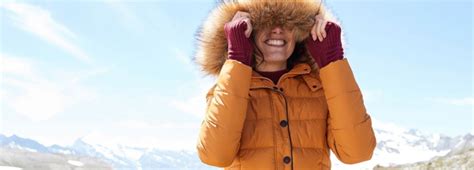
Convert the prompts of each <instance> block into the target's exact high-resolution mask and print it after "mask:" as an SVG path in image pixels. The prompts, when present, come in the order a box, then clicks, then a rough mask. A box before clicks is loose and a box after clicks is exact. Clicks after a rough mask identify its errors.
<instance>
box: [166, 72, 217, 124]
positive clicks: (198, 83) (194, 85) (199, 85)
mask: <svg viewBox="0 0 474 170" xmlns="http://www.w3.org/2000/svg"><path fill="white" fill-rule="evenodd" d="M213 83H214V80H213V79H212V78H210V77H206V78H200V79H196V80H195V81H190V83H184V85H183V86H181V87H178V88H177V91H191V92H192V93H189V94H188V95H186V96H185V97H184V98H174V99H172V100H170V102H169V105H170V106H172V107H174V108H176V109H178V110H180V111H182V112H184V113H188V114H191V115H194V116H196V117H198V118H204V115H205V109H206V95H207V92H208V90H209V89H210V88H211V87H212V85H213Z"/></svg>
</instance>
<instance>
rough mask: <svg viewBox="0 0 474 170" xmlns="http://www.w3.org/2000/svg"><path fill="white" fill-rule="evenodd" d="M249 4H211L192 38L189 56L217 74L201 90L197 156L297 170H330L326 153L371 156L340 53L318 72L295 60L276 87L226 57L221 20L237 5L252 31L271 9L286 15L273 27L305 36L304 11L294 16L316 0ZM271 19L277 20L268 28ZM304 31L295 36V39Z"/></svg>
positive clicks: (348, 158)
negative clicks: (193, 52)
mask: <svg viewBox="0 0 474 170" xmlns="http://www.w3.org/2000/svg"><path fill="white" fill-rule="evenodd" d="M294 1H295V2H296V1H298V0H294ZM246 2H247V1H246ZM248 2H251V3H250V5H249V4H245V5H241V4H235V3H229V4H222V5H220V6H218V7H217V8H216V10H214V11H213V13H211V15H210V17H209V18H208V20H207V21H206V22H205V24H204V26H203V27H202V29H201V32H200V34H199V35H198V36H199V38H200V40H201V44H199V49H198V50H197V57H196V61H197V62H198V63H199V64H201V66H202V68H203V70H204V71H205V72H207V73H209V74H211V75H216V76H217V83H216V84H215V85H214V86H213V87H212V88H211V89H210V90H209V93H208V94H207V109H206V115H205V117H204V120H203V122H202V125H201V129H200V132H199V139H198V143H197V150H198V154H199V157H200V159H201V161H202V162H204V163H206V164H209V165H212V166H218V167H225V169H250V170H258V169H264V170H267V169H268V170H270V169H279V170H280V169H281V170H283V169H294V170H301V169H330V168H331V161H330V156H329V155H330V152H329V150H332V152H333V153H334V154H335V155H336V156H337V158H338V159H339V160H341V161H342V162H344V163H349V164H351V163H358V162H361V161H365V160H369V159H371V157H372V154H373V150H374V148H375V146H376V139H375V136H374V132H373V129H372V125H371V118H370V116H369V115H368V114H367V112H366V109H365V106H364V102H363V97H362V94H361V91H360V89H359V87H358V85H357V82H356V80H355V78H354V75H353V73H352V70H351V68H350V65H349V63H348V60H347V59H346V58H344V59H343V60H338V61H335V62H332V63H330V64H329V65H327V66H326V67H324V68H322V69H315V68H314V63H313V64H311V63H305V62H302V63H299V64H297V65H295V66H293V67H291V68H290V69H291V70H290V71H289V72H288V73H286V74H284V75H283V76H282V77H281V78H280V80H279V81H278V83H277V84H276V85H275V84H274V83H273V82H272V81H271V80H270V79H268V78H265V77H263V76H261V75H259V74H258V73H257V72H255V71H253V70H252V68H251V67H249V66H247V65H245V64H242V63H240V62H238V61H234V60H228V59H227V56H226V54H227V51H226V40H225V36H224V33H223V25H224V24H225V22H228V21H230V20H231V19H232V16H233V14H235V12H236V11H237V10H245V11H249V12H250V14H251V20H252V22H253V23H252V24H254V28H259V27H260V28H261V27H265V23H268V22H273V21H276V20H273V19H271V18H265V16H267V15H266V14H268V12H265V10H268V9H271V10H274V11H273V12H275V11H276V12H277V13H275V17H280V16H288V17H286V18H287V19H288V18H289V20H288V21H285V20H283V21H281V23H280V24H282V23H283V24H284V23H293V24H295V23H305V24H307V26H309V27H307V26H305V25H304V24H303V25H301V24H300V25H293V26H295V29H297V32H298V30H299V32H301V33H303V32H306V33H308V32H309V30H308V29H310V26H311V25H312V24H313V23H310V22H309V23H308V21H304V20H305V19H307V16H304V17H299V18H298V16H301V15H306V14H308V16H314V15H315V14H317V12H316V11H317V8H318V7H319V4H317V3H315V1H312V0H299V1H298V3H293V4H291V3H286V2H293V1H291V0H287V1H277V0H275V1H273V0H267V1H265V0H261V1H248ZM256 2H269V3H266V4H263V5H262V4H260V3H256ZM300 2H301V3H300ZM302 3H303V4H302ZM322 11H324V9H322ZM278 12H280V13H278ZM311 12H312V13H311ZM291 15H296V16H291ZM270 20H271V21H270ZM274 24H278V23H271V24H270V25H274ZM307 36H308V35H307V34H297V40H298V41H302V40H303V39H305V38H306V37H307Z"/></svg>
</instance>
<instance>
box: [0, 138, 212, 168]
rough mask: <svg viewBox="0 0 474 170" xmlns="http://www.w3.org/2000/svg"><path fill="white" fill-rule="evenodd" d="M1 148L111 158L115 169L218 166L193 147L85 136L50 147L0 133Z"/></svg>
mask: <svg viewBox="0 0 474 170" xmlns="http://www.w3.org/2000/svg"><path fill="white" fill-rule="evenodd" d="M0 149H4V151H5V150H7V149H10V150H8V152H15V153H17V152H19V151H28V152H33V153H46V154H60V155H63V156H67V155H74V156H82V157H90V158H96V159H99V160H103V161H104V162H107V163H108V164H109V165H110V166H111V167H114V168H115V169H214V168H212V167H209V166H206V165H204V164H202V163H201V162H200V161H199V158H198V157H197V155H196V153H194V152H192V151H167V150H160V149H153V148H139V147H130V146H122V145H114V146H103V145H100V144H91V143H87V142H85V141H84V140H83V139H82V138H79V139H77V140H76V141H75V142H74V143H73V144H72V145H71V146H68V147H62V146H58V145H52V146H49V147H47V146H44V145H42V144H40V143H38V142H36V141H34V140H31V139H27V138H21V137H18V136H16V135H12V136H10V137H6V136H4V135H1V134H0ZM11 149H14V150H11ZM22 154H23V153H22ZM40 156H44V155H40ZM11 157H12V156H9V157H8V159H11ZM4 159H5V155H4V154H0V166H2V165H8V166H16V167H19V166H18V165H12V164H6V163H5V162H8V161H4ZM39 159H44V158H39ZM65 160H66V159H65ZM64 164H68V162H67V161H64Z"/></svg>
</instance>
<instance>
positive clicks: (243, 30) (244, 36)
mask: <svg viewBox="0 0 474 170" xmlns="http://www.w3.org/2000/svg"><path fill="white" fill-rule="evenodd" d="M252 29H253V28H252V23H251V21H250V14H249V13H247V12H242V11H237V13H235V15H234V18H232V20H231V21H230V22H228V23H226V24H225V25H224V31H225V35H226V37H227V45H228V54H229V59H233V60H237V61H240V62H241V63H244V64H246V65H248V66H251V64H252V54H253V45H252V44H253V43H252V40H251V39H250V35H251V34H252Z"/></svg>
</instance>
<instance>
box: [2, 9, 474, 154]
mask: <svg viewBox="0 0 474 170" xmlns="http://www.w3.org/2000/svg"><path fill="white" fill-rule="evenodd" d="M326 4H327V6H328V7H329V8H330V9H332V11H333V13H334V14H335V15H336V16H337V17H338V19H339V21H340V22H341V26H342V28H343V30H344V33H345V41H346V45H345V57H346V58H348V60H349V62H350V63H351V66H352V69H353V71H354V73H355V76H356V79H357V81H358V83H359V86H360V87H361V89H362V91H363V94H364V99H365V103H366V107H367V109H368V112H369V114H371V116H372V117H373V118H374V119H375V120H376V121H377V122H383V123H390V124H395V125H397V126H401V127H405V128H416V129H419V130H422V131H426V132H430V133H443V134H447V135H451V136H452V135H460V134H465V133H469V132H473V131H474V130H473V129H474V128H473V122H474V118H473V112H474V110H473V104H474V98H473V95H472V94H473V93H472V92H473V84H472V83H473V82H472V80H473V75H472V73H473V71H472V66H473V64H474V63H473V60H472V57H473V44H472V40H473V35H472V29H473V27H472V22H473V18H472V16H473V13H472V7H473V4H472V2H471V1H469V0H457V1H448V0H446V1H442V0H438V1H427V0H418V1H416V0H414V1H390V0H387V1H381V0H366V1H347V0H345V1H343V0H334V1H327V2H326ZM213 7H214V1H204V0H202V1H171V0H162V1H144V0H142V1H133V2H132V1H6V0H3V1H1V5H0V17H1V21H0V24H1V30H0V32H1V34H0V36H1V41H0V43H1V44H0V47H1V52H0V56H1V65H0V71H1V79H0V80H1V91H0V104H1V105H0V107H1V108H0V109H1V110H0V111H1V114H0V116H1V117H0V133H3V134H7V135H10V134H17V135H20V136H26V137H30V138H34V139H37V140H39V141H40V142H43V143H45V144H53V143H58V144H64V145H67V144H70V143H71V142H73V141H74V140H75V139H76V138H78V137H84V138H86V139H88V140H91V141H97V142H102V143H124V144H130V145H137V146H150V147H160V148H167V149H193V148H194V145H195V141H196V139H197V132H198V128H199V124H200V122H201V120H202V117H203V114H204V100H205V99H204V94H205V92H206V91H207V89H208V88H210V86H211V85H212V83H213V81H214V80H213V78H210V77H204V76H203V75H202V74H201V73H200V72H199V69H198V67H196V66H195V65H194V64H193V63H192V62H191V60H190V59H191V56H192V55H193V53H194V51H195V45H196V44H195V43H196V41H195V33H196V30H197V28H198V27H199V25H200V24H201V23H202V21H203V20H204V19H205V18H206V16H207V14H208V12H209V11H210V10H211V9H212V8H213Z"/></svg>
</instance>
